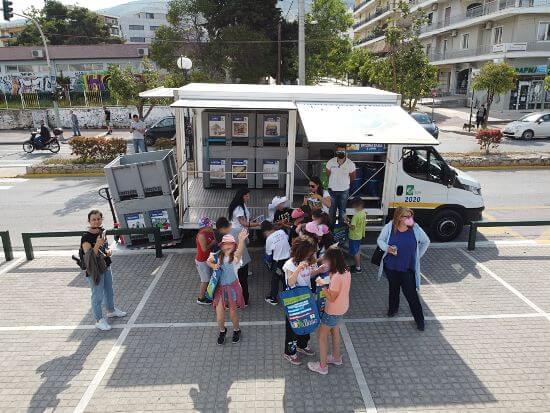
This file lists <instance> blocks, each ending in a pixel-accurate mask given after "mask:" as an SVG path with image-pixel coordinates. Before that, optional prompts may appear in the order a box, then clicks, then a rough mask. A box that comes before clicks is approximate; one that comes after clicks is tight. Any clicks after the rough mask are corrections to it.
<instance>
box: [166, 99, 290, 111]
mask: <svg viewBox="0 0 550 413" xmlns="http://www.w3.org/2000/svg"><path fill="white" fill-rule="evenodd" d="M170 106H172V107H175V108H207V109H208V108H215V109H268V110H292V109H296V105H295V104H294V103H293V102H290V101H260V100H215V99H180V100H178V101H176V102H174V103H172V105H170Z"/></svg>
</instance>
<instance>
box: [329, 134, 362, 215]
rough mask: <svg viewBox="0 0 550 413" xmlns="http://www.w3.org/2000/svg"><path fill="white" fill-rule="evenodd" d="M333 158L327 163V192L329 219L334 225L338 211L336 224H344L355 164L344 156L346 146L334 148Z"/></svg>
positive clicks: (339, 145) (340, 145)
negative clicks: (328, 196)
mask: <svg viewBox="0 0 550 413" xmlns="http://www.w3.org/2000/svg"><path fill="white" fill-rule="evenodd" d="M335 155H336V156H335V157H334V158H332V159H330V160H329V161H328V162H327V174H328V192H329V194H330V199H331V204H330V212H329V214H330V219H331V220H332V223H333V224H335V223H336V211H338V223H339V224H343V223H344V217H345V216H346V207H347V203H348V198H349V188H350V185H351V181H353V180H354V179H355V169H356V168H355V164H354V163H353V161H352V160H351V159H349V158H348V157H347V155H346V145H345V144H338V145H336V148H335Z"/></svg>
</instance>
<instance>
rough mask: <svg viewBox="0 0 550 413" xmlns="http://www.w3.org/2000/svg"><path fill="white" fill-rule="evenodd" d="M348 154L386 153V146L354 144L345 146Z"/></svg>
mask: <svg viewBox="0 0 550 413" xmlns="http://www.w3.org/2000/svg"><path fill="white" fill-rule="evenodd" d="M346 149H347V151H348V152H349V153H386V149H387V147H386V145H385V144H383V143H355V144H349V145H346Z"/></svg>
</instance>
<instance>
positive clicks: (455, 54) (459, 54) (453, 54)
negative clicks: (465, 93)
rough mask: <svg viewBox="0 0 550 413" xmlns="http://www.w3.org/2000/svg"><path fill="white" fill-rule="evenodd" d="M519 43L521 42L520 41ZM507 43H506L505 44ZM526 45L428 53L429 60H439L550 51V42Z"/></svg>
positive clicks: (487, 46) (493, 46)
mask: <svg viewBox="0 0 550 413" xmlns="http://www.w3.org/2000/svg"><path fill="white" fill-rule="evenodd" d="M518 44H519V43H518ZM504 45H506V44H504ZM524 45H525V47H522V50H519V49H518V50H509V49H508V50H507V51H503V50H506V49H505V46H503V47H504V49H503V48H499V47H496V46H500V45H484V46H479V47H476V48H472V49H466V50H454V51H452V50H451V51H445V52H434V53H429V54H428V60H429V61H430V62H437V61H442V60H447V59H460V58H466V57H473V56H482V55H486V54H492V53H495V54H497V53H513V52H519V51H521V52H524V51H526V52H536V51H544V52H550V43H548V42H531V43H524Z"/></svg>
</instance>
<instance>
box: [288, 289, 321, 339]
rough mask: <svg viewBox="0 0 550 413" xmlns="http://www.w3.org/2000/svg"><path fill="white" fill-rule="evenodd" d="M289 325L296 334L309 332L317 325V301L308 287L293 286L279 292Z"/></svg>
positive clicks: (318, 321)
mask: <svg viewBox="0 0 550 413" xmlns="http://www.w3.org/2000/svg"><path fill="white" fill-rule="evenodd" d="M279 300H280V301H281V302H282V304H283V308H284V310H285V313H286V316H287V319H288V322H289V323H290V327H291V328H292V330H293V331H294V332H295V333H296V334H300V335H303V334H310V333H312V332H313V331H315V329H316V328H317V327H318V326H319V323H320V316H319V309H318V308H317V301H316V299H315V297H314V296H313V294H312V293H311V290H310V288H309V287H295V288H293V289H291V290H286V291H282V292H280V293H279Z"/></svg>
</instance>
